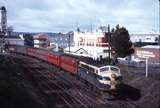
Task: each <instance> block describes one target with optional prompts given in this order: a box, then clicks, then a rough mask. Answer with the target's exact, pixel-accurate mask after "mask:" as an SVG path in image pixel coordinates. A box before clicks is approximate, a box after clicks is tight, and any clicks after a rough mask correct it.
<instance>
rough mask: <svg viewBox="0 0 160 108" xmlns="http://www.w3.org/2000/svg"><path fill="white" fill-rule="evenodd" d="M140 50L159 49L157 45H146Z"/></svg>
mask: <svg viewBox="0 0 160 108" xmlns="http://www.w3.org/2000/svg"><path fill="white" fill-rule="evenodd" d="M142 48H153V49H160V46H159V45H146V46H144V47H142Z"/></svg>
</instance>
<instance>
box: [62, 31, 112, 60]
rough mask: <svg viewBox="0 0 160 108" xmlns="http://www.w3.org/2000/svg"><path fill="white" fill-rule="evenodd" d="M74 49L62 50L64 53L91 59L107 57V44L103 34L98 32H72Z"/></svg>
mask: <svg viewBox="0 0 160 108" xmlns="http://www.w3.org/2000/svg"><path fill="white" fill-rule="evenodd" d="M73 41H74V42H73V43H74V47H70V48H69V47H68V48H66V49H64V52H66V53H71V54H76V55H81V56H87V57H91V58H93V59H100V58H105V57H108V54H109V53H108V50H109V44H108V43H107V39H106V38H105V34H104V33H103V32H101V31H98V32H93V33H91V32H74V36H73Z"/></svg>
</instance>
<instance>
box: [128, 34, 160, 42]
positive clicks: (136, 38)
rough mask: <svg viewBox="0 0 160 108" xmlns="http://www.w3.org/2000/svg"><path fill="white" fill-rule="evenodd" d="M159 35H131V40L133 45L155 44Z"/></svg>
mask: <svg viewBox="0 0 160 108" xmlns="http://www.w3.org/2000/svg"><path fill="white" fill-rule="evenodd" d="M158 35H159V34H158V33H148V34H147V33H139V34H130V39H131V41H132V42H133V43H135V42H144V43H155V42H158Z"/></svg>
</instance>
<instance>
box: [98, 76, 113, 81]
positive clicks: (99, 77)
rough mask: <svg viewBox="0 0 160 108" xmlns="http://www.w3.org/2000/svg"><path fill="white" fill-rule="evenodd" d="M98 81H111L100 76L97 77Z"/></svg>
mask: <svg viewBox="0 0 160 108" xmlns="http://www.w3.org/2000/svg"><path fill="white" fill-rule="evenodd" d="M98 80H103V81H105V80H111V79H110V78H109V77H102V76H98Z"/></svg>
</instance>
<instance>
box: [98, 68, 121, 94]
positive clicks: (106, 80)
mask: <svg viewBox="0 0 160 108" xmlns="http://www.w3.org/2000/svg"><path fill="white" fill-rule="evenodd" d="M97 80H98V82H99V84H98V88H99V89H100V90H103V91H111V90H115V89H116V87H117V85H118V84H121V82H122V75H121V73H120V69H119V68H118V67H116V66H103V67H100V68H99V69H98V77H97Z"/></svg>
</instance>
